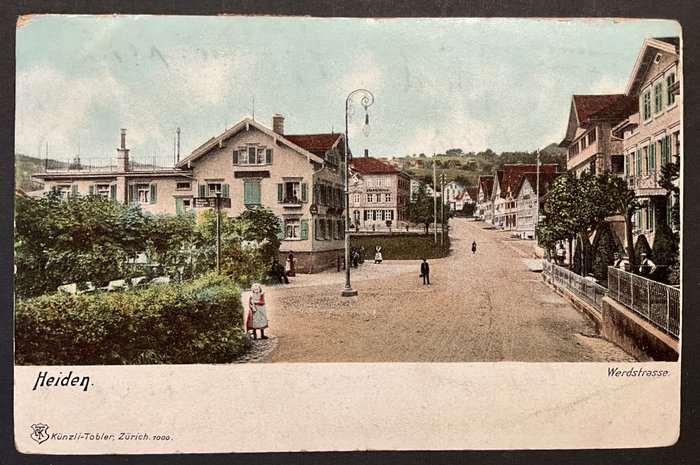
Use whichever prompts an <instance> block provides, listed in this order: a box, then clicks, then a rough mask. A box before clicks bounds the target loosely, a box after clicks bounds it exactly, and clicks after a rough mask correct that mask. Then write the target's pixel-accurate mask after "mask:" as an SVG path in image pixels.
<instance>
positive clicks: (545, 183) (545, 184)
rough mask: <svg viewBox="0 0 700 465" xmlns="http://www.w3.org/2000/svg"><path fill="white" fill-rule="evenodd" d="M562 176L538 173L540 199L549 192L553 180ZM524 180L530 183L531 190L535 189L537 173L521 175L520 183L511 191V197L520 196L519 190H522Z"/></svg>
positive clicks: (559, 174)
mask: <svg viewBox="0 0 700 465" xmlns="http://www.w3.org/2000/svg"><path fill="white" fill-rule="evenodd" d="M562 174H564V173H556V172H554V173H543V172H541V171H540V197H541V196H543V195H545V194H546V193H547V192H549V188H550V187H551V186H552V183H553V182H554V180H555V179H557V178H558V177H559V176H561V175H562ZM525 180H527V182H528V183H530V186H532V188H533V189H535V190H536V189H537V187H536V184H537V173H536V172H533V173H523V175H522V176H521V177H520V182H518V185H517V186H516V188H515V190H514V191H513V197H517V196H518V195H519V194H520V189H522V188H523V185H524V184H525Z"/></svg>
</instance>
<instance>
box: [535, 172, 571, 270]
mask: <svg viewBox="0 0 700 465" xmlns="http://www.w3.org/2000/svg"><path fill="white" fill-rule="evenodd" d="M577 182H578V180H577V178H576V176H574V175H573V174H571V173H567V174H565V175H563V176H559V177H558V178H557V179H555V180H554V182H553V183H552V188H551V189H550V191H549V192H548V194H547V202H546V203H545V205H544V214H545V218H544V219H543V221H542V222H541V225H540V226H539V227H538V228H537V236H538V240H539V242H540V244H541V245H542V246H543V247H545V248H546V249H549V250H552V249H553V248H554V245H555V244H556V242H558V241H567V242H568V243H569V256H570V257H571V256H572V250H571V244H572V241H573V239H574V238H575V237H576V235H577V233H578V231H579V225H578V218H577V215H576V206H577V204H578V201H579V190H578V186H577Z"/></svg>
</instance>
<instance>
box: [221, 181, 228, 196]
mask: <svg viewBox="0 0 700 465" xmlns="http://www.w3.org/2000/svg"><path fill="white" fill-rule="evenodd" d="M228 196H229V190H228V184H222V185H221V197H222V198H224V199H227V198H228Z"/></svg>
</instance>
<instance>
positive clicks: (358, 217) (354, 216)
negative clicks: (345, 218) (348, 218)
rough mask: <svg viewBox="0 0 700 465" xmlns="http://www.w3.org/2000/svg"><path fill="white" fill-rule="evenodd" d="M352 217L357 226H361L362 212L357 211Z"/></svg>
mask: <svg viewBox="0 0 700 465" xmlns="http://www.w3.org/2000/svg"><path fill="white" fill-rule="evenodd" d="M352 217H353V219H354V220H355V224H359V222H360V210H355V211H354V212H352Z"/></svg>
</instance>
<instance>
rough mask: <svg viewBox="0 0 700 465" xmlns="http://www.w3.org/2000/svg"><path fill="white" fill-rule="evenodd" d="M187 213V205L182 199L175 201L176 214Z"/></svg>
mask: <svg viewBox="0 0 700 465" xmlns="http://www.w3.org/2000/svg"><path fill="white" fill-rule="evenodd" d="M184 212H185V203H184V202H183V201H182V199H180V198H176V199H175V213H176V214H177V215H182V214H183V213H184Z"/></svg>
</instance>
